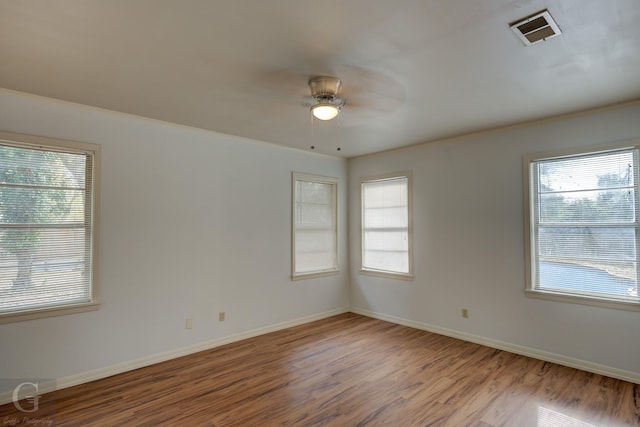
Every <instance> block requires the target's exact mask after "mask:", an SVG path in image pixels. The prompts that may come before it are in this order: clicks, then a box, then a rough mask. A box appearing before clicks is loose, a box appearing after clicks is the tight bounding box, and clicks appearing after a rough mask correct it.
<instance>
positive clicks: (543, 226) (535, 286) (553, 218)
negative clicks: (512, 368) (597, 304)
mask: <svg viewBox="0 0 640 427" xmlns="http://www.w3.org/2000/svg"><path fill="white" fill-rule="evenodd" d="M530 186H531V189H530V197H531V206H532V209H531V212H530V215H531V216H532V218H531V220H530V222H531V224H532V226H531V231H530V232H531V238H532V245H531V251H532V256H531V261H530V262H531V263H532V266H531V267H532V268H531V274H532V277H531V278H530V280H531V285H530V288H531V290H533V291H542V292H552V293H559V294H567V295H574V296H578V297H587V298H596V299H598V298H599V299H605V300H617V301H624V302H638V301H639V300H638V243H639V231H640V230H639V228H638V150H637V149H635V148H628V149H618V150H613V151H605V152H596V153H581V154H576V155H572V156H562V157H557V158H544V159H537V160H533V161H531V162H530Z"/></svg>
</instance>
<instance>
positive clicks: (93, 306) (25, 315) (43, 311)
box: [0, 301, 100, 324]
mask: <svg viewBox="0 0 640 427" xmlns="http://www.w3.org/2000/svg"><path fill="white" fill-rule="evenodd" d="M99 308H100V303H99V302H97V301H93V302H87V303H80V304H70V305H64V306H56V307H46V308H40V309H33V310H24V311H17V312H13V313H4V314H0V324H3V323H13V322H22V321H25V320H33V319H43V318H45V317H53V316H63V315H67V314H75V313H84V312H87V311H95V310H98V309H99Z"/></svg>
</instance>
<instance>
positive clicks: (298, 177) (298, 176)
mask: <svg viewBox="0 0 640 427" xmlns="http://www.w3.org/2000/svg"><path fill="white" fill-rule="evenodd" d="M297 181H304V182H312V183H319V184H328V185H331V186H333V189H334V191H333V223H334V224H335V230H334V231H333V234H334V238H335V242H336V247H335V254H334V255H335V260H336V262H335V267H334V268H331V269H327V270H316V271H310V272H297V271H296V231H297V228H296V213H297V211H296V207H297V200H296V182H297ZM338 190H339V179H338V178H335V177H329V176H323V175H314V174H309V173H304V172H292V173H291V280H303V279H311V278H315V277H324V276H332V275H336V274H338V273H340V224H339V219H338V218H339V215H338V212H339V198H338Z"/></svg>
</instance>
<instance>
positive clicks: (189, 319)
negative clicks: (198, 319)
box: [184, 317, 193, 329]
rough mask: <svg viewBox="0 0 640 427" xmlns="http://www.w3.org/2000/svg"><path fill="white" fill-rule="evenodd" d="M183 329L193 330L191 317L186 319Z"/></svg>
mask: <svg viewBox="0 0 640 427" xmlns="http://www.w3.org/2000/svg"><path fill="white" fill-rule="evenodd" d="M184 328H185V329H191V328H193V319H192V318H191V317H187V320H186V322H185V323H184Z"/></svg>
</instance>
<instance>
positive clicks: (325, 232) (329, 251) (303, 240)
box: [291, 173, 338, 279]
mask: <svg viewBox="0 0 640 427" xmlns="http://www.w3.org/2000/svg"><path fill="white" fill-rule="evenodd" d="M337 203H338V180H337V179H336V178H328V177H323V176H316V175H307V174H301V173H294V174H293V203H292V205H293V219H294V220H293V221H292V222H293V230H292V234H293V250H292V263H291V264H292V273H291V276H292V278H293V279H300V278H307V277H314V276H320V275H326V274H334V273H336V272H337V271H338V209H337Z"/></svg>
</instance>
